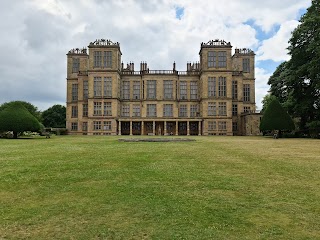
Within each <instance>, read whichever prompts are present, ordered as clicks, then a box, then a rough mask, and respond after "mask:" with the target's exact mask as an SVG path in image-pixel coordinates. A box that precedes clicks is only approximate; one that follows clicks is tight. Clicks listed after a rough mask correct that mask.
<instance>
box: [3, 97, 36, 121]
mask: <svg viewBox="0 0 320 240" xmlns="http://www.w3.org/2000/svg"><path fill="white" fill-rule="evenodd" d="M16 103H19V104H21V105H22V106H24V107H25V108H26V109H27V110H28V111H29V112H30V113H31V114H32V115H33V116H34V117H35V118H36V119H37V120H38V121H41V113H40V111H39V110H38V108H37V107H36V106H34V105H32V104H31V103H29V102H24V101H12V102H5V103H3V104H1V105H0V112H1V111H2V110H4V109H5V108H7V107H8V106H11V105H15V104H16Z"/></svg>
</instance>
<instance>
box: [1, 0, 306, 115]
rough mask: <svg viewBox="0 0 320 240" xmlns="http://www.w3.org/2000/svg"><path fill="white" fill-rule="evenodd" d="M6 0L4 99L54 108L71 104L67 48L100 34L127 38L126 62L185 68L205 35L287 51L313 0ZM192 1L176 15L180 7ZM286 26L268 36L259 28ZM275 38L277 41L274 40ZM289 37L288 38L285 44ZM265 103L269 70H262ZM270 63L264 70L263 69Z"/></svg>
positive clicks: (265, 53)
mask: <svg viewBox="0 0 320 240" xmlns="http://www.w3.org/2000/svg"><path fill="white" fill-rule="evenodd" d="M1 4H2V6H1V8H0V20H1V21H0V31H1V32H2V33H5V34H3V35H2V37H1V39H0V47H1V49H2V53H1V56H2V58H1V59H0V81H1V85H2V86H3V87H2V88H0V104H1V103H2V102H5V101H11V100H16V99H21V100H25V101H30V102H32V103H34V104H37V106H39V107H40V108H41V109H43V110H44V109H46V108H48V107H50V106H51V105H53V104H56V103H59V104H64V102H65V95H66V94H65V91H66V90H65V86H66V80H65V77H66V55H65V54H66V53H67V52H68V51H69V50H70V49H71V48H75V47H84V46H87V45H88V44H89V42H91V41H94V40H95V39H97V38H107V39H108V38H110V39H111V40H113V41H116V42H120V44H121V50H122V53H123V61H124V63H126V62H129V61H134V62H135V66H136V68H137V67H138V66H139V63H140V61H147V62H148V65H149V66H150V69H171V68H172V63H173V61H176V64H177V69H178V70H185V69H186V63H187V61H199V55H198V52H199V49H200V43H201V42H206V41H208V40H210V39H216V38H219V39H225V40H226V41H228V42H229V41H230V42H231V43H232V45H233V46H234V47H241V48H242V47H247V48H252V49H257V47H258V46H260V48H259V50H258V52H257V53H258V55H257V59H259V60H263V59H274V60H278V59H284V54H283V53H284V51H285V48H286V45H285V44H286V43H287V41H288V38H289V36H290V31H291V30H292V29H293V27H294V24H296V21H295V20H296V18H297V13H298V12H299V9H301V8H306V7H308V6H309V5H311V0H282V1H278V0H269V1H264V2H261V1H256V0H242V1H236V0H229V1H226V2H224V3H221V1H220V0H200V1H193V0H151V1H140V0H92V1H87V0H69V1H61V0H30V1H26V0H25V1H21V0H2V2H1ZM177 6H179V7H180V8H183V9H184V12H183V15H182V16H181V19H180V20H179V19H177V18H176V12H175V10H176V7H177ZM249 20H250V22H253V23H254V24H255V26H256V27H259V28H261V29H263V30H264V31H266V32H268V31H270V30H271V29H273V28H274V26H276V25H280V26H281V27H280V30H279V31H278V32H277V33H276V35H275V36H273V37H272V38H270V39H267V40H265V41H263V42H261V40H259V39H257V35H256V32H255V29H254V28H253V27H252V26H250V25H248V24H246V22H247V21H249ZM272 43H274V44H272ZM284 43H285V44H284ZM256 71H257V73H256V79H257V84H256V86H257V88H256V89H257V90H256V92H257V100H256V102H257V104H259V101H260V95H262V94H263V93H264V92H265V89H267V88H268V87H267V86H266V81H267V79H268V77H267V75H268V73H265V72H263V71H262V70H261V69H257V70H256ZM261 71H262V72H261Z"/></svg>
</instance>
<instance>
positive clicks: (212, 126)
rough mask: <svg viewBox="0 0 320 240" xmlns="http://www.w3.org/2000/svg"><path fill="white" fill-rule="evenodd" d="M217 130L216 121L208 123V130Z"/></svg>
mask: <svg viewBox="0 0 320 240" xmlns="http://www.w3.org/2000/svg"><path fill="white" fill-rule="evenodd" d="M216 129H217V122H216V121H209V122H208V130H209V131H214V130H216Z"/></svg>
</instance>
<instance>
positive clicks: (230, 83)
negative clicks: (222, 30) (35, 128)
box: [67, 39, 260, 135]
mask: <svg viewBox="0 0 320 240" xmlns="http://www.w3.org/2000/svg"><path fill="white" fill-rule="evenodd" d="M88 48H89V52H87V48H83V49H72V50H70V51H69V52H68V54H67V65H68V66H67V129H68V131H69V133H70V134H81V135H82V134H83V135H256V134H258V133H259V130H258V126H259V120H260V115H257V114H255V113H254V112H255V73H254V58H255V54H254V52H253V51H251V50H249V49H235V53H234V54H232V46H231V44H230V42H225V41H221V40H212V41H209V42H207V43H201V48H200V52H199V55H200V61H199V62H196V63H193V64H191V63H187V69H186V71H177V70H176V66H175V63H173V67H172V69H171V70H151V69H149V67H148V65H147V63H146V62H142V63H140V66H139V69H138V71H137V70H135V66H134V63H129V64H127V66H124V64H123V63H121V55H122V53H121V50H120V44H119V43H118V42H116V43H114V42H112V41H110V40H104V39H101V40H96V41H94V42H91V43H90V44H89V46H88Z"/></svg>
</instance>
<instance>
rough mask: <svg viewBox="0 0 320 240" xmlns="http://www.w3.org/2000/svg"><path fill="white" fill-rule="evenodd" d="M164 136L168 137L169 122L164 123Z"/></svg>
mask: <svg viewBox="0 0 320 240" xmlns="http://www.w3.org/2000/svg"><path fill="white" fill-rule="evenodd" d="M163 135H165V136H166V135H167V121H164V127H163Z"/></svg>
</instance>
